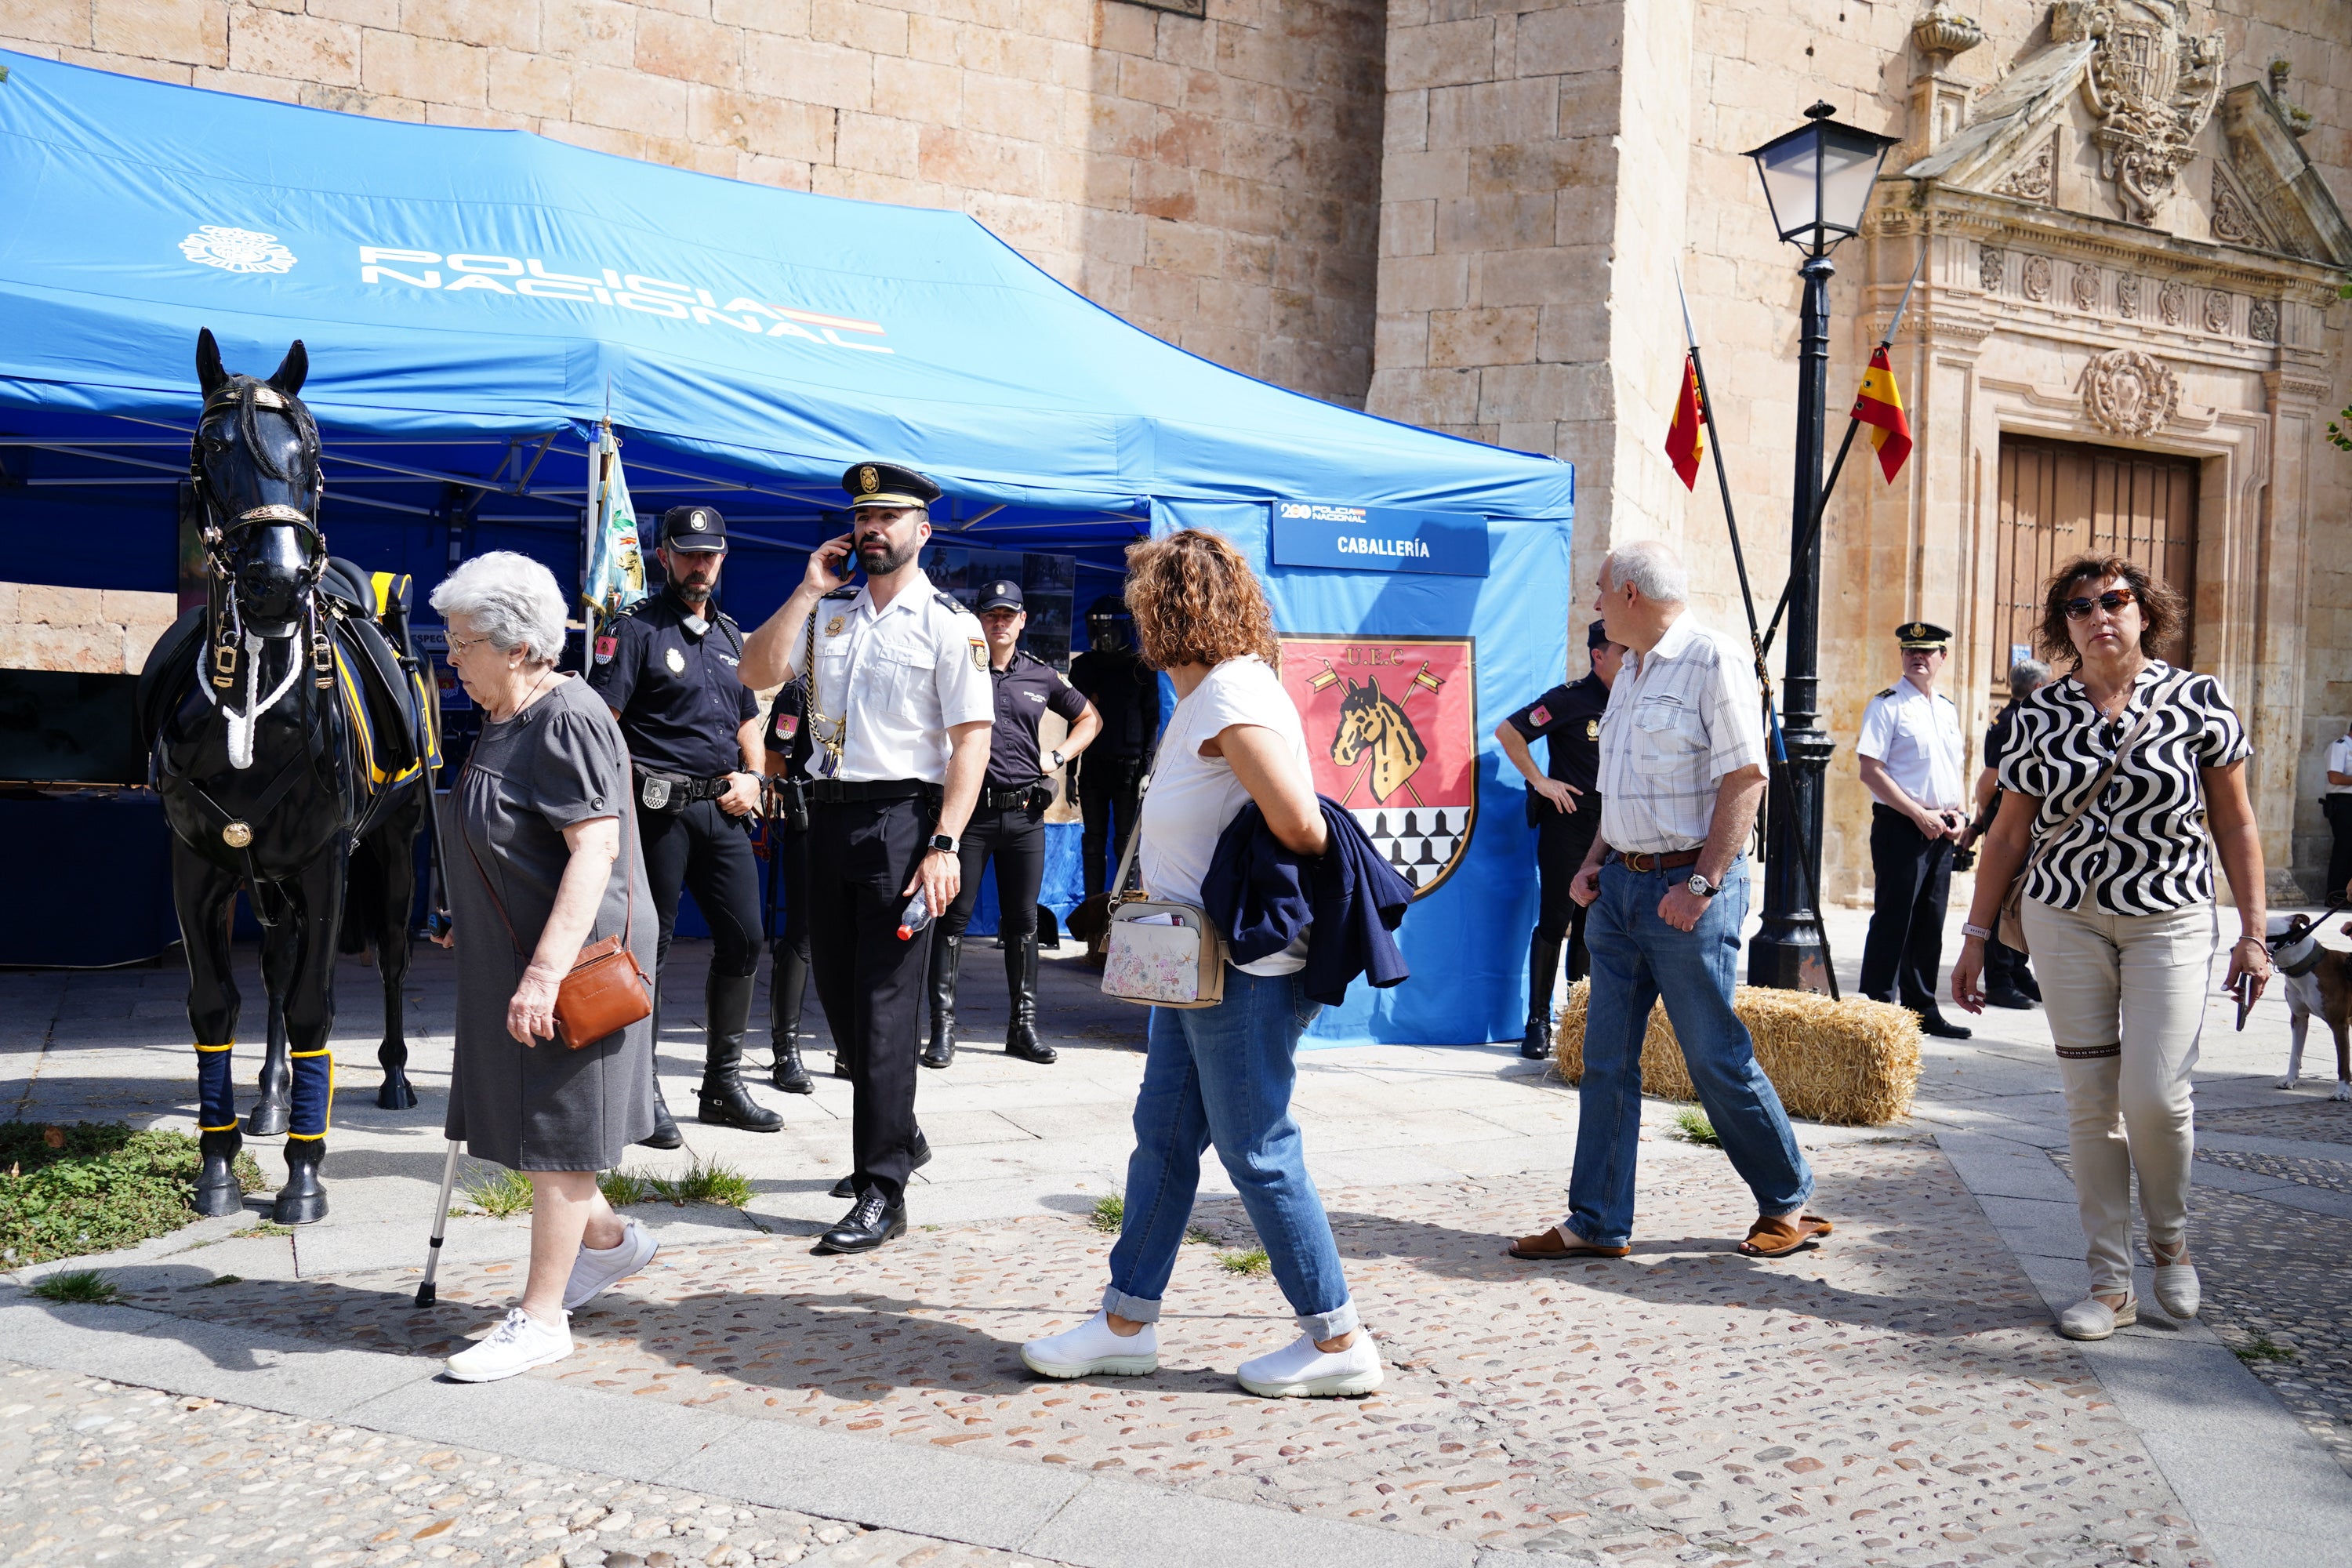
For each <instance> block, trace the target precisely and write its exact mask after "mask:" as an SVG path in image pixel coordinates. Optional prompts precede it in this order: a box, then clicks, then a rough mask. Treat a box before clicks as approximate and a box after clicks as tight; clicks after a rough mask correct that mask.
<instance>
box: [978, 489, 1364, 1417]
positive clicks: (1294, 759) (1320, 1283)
mask: <svg viewBox="0 0 2352 1568" xmlns="http://www.w3.org/2000/svg"><path fill="white" fill-rule="evenodd" d="M1127 560H1128V579H1127V603H1128V607H1129V609H1130V610H1131V611H1132V612H1133V614H1134V616H1135V631H1136V639H1137V641H1138V642H1139V643H1140V644H1141V646H1142V651H1143V658H1144V662H1146V663H1147V664H1150V665H1151V666H1152V667H1153V668H1158V669H1160V670H1164V671H1166V672H1167V675H1168V679H1169V680H1170V681H1171V683H1172V684H1173V685H1174V686H1175V688H1176V695H1177V703H1176V710H1175V712H1174V713H1173V714H1172V715H1171V716H1170V718H1169V721H1168V727H1167V730H1166V731H1164V732H1163V733H1162V735H1161V737H1160V750H1159V753H1158V757H1157V759H1156V761H1155V763H1154V765H1153V767H1152V770H1151V783H1150V789H1149V791H1148V793H1147V794H1146V795H1145V796H1144V801H1143V809H1142V812H1141V814H1140V816H1141V823H1142V832H1143V838H1142V844H1141V847H1140V849H1139V858H1140V860H1141V862H1142V866H1143V886H1144V889H1145V891H1147V892H1148V893H1150V896H1151V897H1152V898H1154V899H1160V900H1169V901H1171V902H1177V903H1188V904H1196V905H1197V904H1198V903H1199V902H1200V901H1201V879H1202V877H1203V876H1204V875H1206V873H1207V871H1208V869H1209V859H1210V857H1211V856H1212V855H1213V854H1214V853H1215V851H1216V847H1217V839H1218V837H1219V836H1220V835H1221V834H1223V832H1224V830H1225V828H1226V826H1228V825H1229V824H1230V823H1232V821H1233V820H1234V817H1236V816H1240V815H1241V811H1242V807H1243V806H1244V805H1249V804H1250V803H1252V802H1255V804H1256V805H1257V807H1258V809H1259V810H1260V811H1261V812H1263V813H1264V814H1265V820H1266V826H1267V827H1268V828H1269V829H1271V830H1272V832H1273V833H1274V836H1275V837H1276V838H1278V839H1280V840H1281V841H1282V843H1283V844H1284V845H1285V846H1286V847H1288V848H1290V849H1292V850H1295V851H1297V853H1299V854H1302V855H1320V854H1322V853H1323V852H1324V851H1325V850H1326V849H1327V848H1328V847H1329V838H1330V836H1329V830H1328V828H1327V827H1326V826H1324V822H1323V807H1322V805H1321V803H1320V802H1318V800H1317V798H1316V795H1315V784H1314V775H1313V774H1312V773H1310V772H1309V771H1308V768H1307V736H1306V732H1305V731H1303V730H1302V729H1301V728H1300V727H1299V722H1298V710H1297V708H1296V707H1294V706H1292V704H1291V700H1290V699H1289V697H1288V696H1286V694H1285V693H1284V691H1283V689H1282V684H1281V682H1280V680H1278V679H1276V668H1277V667H1278V666H1279V664H1280V663H1281V659H1282V653H1281V649H1280V647H1278V646H1277V645H1276V642H1275V638H1274V617H1273V616H1272V615H1271V614H1270V613H1269V612H1268V610H1267V608H1266V603H1265V593H1264V592H1263V591H1262V590H1261V589H1260V588H1259V586H1258V583H1257V578H1256V577H1255V575H1253V574H1252V573H1251V572H1250V568H1249V563H1248V562H1247V561H1245V560H1244V559H1243V558H1242V554H1241V552H1239V551H1237V550H1235V549H1234V547H1233V545H1231V544H1230V543H1228V542H1226V541H1225V540H1224V539H1223V538H1222V537H1220V536H1219V535H1217V534H1214V533H1210V532H1207V531H1200V530H1188V531H1184V532H1181V533H1176V534H1171V535H1170V536H1169V537H1167V538H1165V539H1155V540H1152V541H1150V542H1148V543H1144V544H1138V545H1135V546H1134V547H1132V548H1131V549H1129V552H1128V557H1127ZM1306 963H1307V946H1306V940H1305V939H1304V938H1302V939H1300V941H1299V942H1297V943H1294V944H1293V945H1292V946H1291V947H1290V948H1288V949H1286V950H1285V951H1284V952H1277V953H1275V954H1272V955H1271V956H1269V957H1266V958H1264V959H1261V960H1259V961H1258V962H1256V963H1252V964H1248V965H1245V966H1244V965H1238V964H1235V965H1229V966H1228V967H1227V969H1226V972H1225V996H1224V1000H1223V1002H1220V1003H1219V1004H1217V1005H1215V1006H1213V1007H1197V1008H1182V1009H1178V1008H1155V1009H1153V1011H1152V1014H1151V1029H1150V1054H1149V1058H1148V1059H1147V1060H1146V1062H1145V1064H1144V1068H1143V1087H1142V1089H1141V1091H1140V1092H1139V1094H1138V1095H1137V1097H1136V1102H1135V1152H1134V1154H1133V1155H1131V1156H1130V1157H1129V1160H1128V1165H1127V1199H1126V1210H1125V1215H1124V1217H1123V1218H1122V1220H1121V1221H1120V1225H1119V1234H1118V1245H1117V1246H1116V1247H1113V1248H1111V1255H1110V1284H1109V1286H1108V1288H1107V1289H1105V1290H1104V1292H1103V1305H1102V1310H1100V1311H1098V1312H1097V1313H1096V1314H1095V1315H1094V1316H1093V1317H1092V1318H1090V1319H1088V1320H1087V1321H1086V1322H1084V1323H1082V1324H1080V1325H1079V1326H1078V1327H1076V1328H1075V1329H1072V1330H1070V1331H1068V1332H1066V1333H1060V1334H1055V1335H1053V1336H1052V1337H1051V1338H1048V1339H1042V1340H1032V1341H1030V1342H1029V1343H1027V1344H1026V1345H1024V1346H1023V1347H1022V1350H1021V1356H1022V1359H1023V1360H1024V1361H1025V1362H1027V1363H1029V1365H1030V1367H1031V1368H1032V1369H1033V1370H1034V1371H1036V1372H1040V1373H1045V1375H1046V1376H1048V1377H1086V1376H1090V1375H1093V1374H1096V1373H1123V1374H1127V1375H1136V1374H1139V1373H1148V1372H1151V1371H1154V1370H1156V1369H1157V1368H1158V1366H1159V1364H1160V1344H1159V1331H1158V1329H1157V1327H1156V1325H1157V1323H1158V1321H1159V1319H1160V1297H1161V1295H1162V1294H1163V1293H1164V1292H1165V1291H1166V1290H1167V1288H1168V1279H1169V1276H1170V1274H1171V1271H1172V1270H1173V1269H1174V1268H1175V1266H1176V1254H1177V1251H1178V1249H1179V1248H1181V1247H1182V1246H1183V1243H1184V1231H1185V1228H1186V1226H1188V1225H1189V1224H1190V1222H1191V1220H1192V1197H1193V1194H1194V1192H1195V1190H1196V1189H1197V1188H1198V1187H1199V1185H1200V1177H1201V1151H1202V1149H1203V1148H1206V1147H1208V1146H1209V1145H1211V1144H1214V1145H1215V1147H1216V1151H1217V1155H1218V1158H1220V1159H1222V1160H1223V1162H1224V1164H1225V1171H1226V1173H1227V1174H1228V1175H1230V1176H1231V1177H1232V1178H1233V1183H1234V1188H1235V1189H1236V1190H1237V1191H1238V1192H1239V1193H1240V1194H1241V1199H1242V1204H1243V1206H1244V1207H1245V1208H1246V1209H1247V1210H1248V1211H1249V1216H1250V1220H1251V1222H1252V1223H1253V1224H1254V1225H1255V1226H1256V1227H1257V1233H1258V1237H1259V1238H1260V1239H1261V1240H1262V1241H1264V1242H1265V1250H1266V1256H1267V1258H1268V1259H1269V1260H1270V1261H1271V1262H1272V1263H1273V1265H1274V1277H1275V1279H1276V1283H1278V1284H1279V1285H1280V1286H1281V1287H1282V1293H1283V1295H1284V1297H1285V1298H1286V1299H1287V1300H1288V1301H1289V1302H1290V1307H1291V1310H1292V1312H1293V1313H1295V1314H1296V1318H1297V1324H1298V1327H1299V1329H1300V1331H1301V1332H1300V1335H1299V1338H1298V1339H1297V1341H1296V1342H1293V1343H1291V1344H1289V1345H1287V1346H1285V1347H1284V1348H1283V1349H1281V1350H1278V1351H1275V1352H1271V1353H1269V1354H1266V1355H1263V1356H1259V1357H1258V1358H1256V1359H1255V1360H1254V1361H1247V1362H1244V1363H1242V1365H1241V1368H1240V1372H1239V1376H1240V1380H1241V1385H1242V1386H1243V1387H1244V1388H1245V1389H1247V1390H1248V1391H1249V1392H1251V1393H1252V1394H1261V1395H1264V1396H1265V1397H1268V1398H1279V1397H1281V1396H1283V1395H1286V1394H1302V1395H1308V1396H1315V1395H1329V1394H1364V1393H1368V1392H1370V1390H1372V1389H1375V1388H1378V1387H1379V1386H1380V1385H1381V1360H1380V1352H1379V1351H1378V1350H1377V1349H1376V1348H1375V1347H1374V1345H1373V1343H1372V1340H1371V1336H1370V1334H1368V1333H1366V1332H1365V1331H1363V1329H1362V1328H1360V1326H1359V1325H1358V1322H1357V1318H1356V1307H1355V1302H1354V1301H1353V1300H1351V1299H1350V1298H1349V1294H1348V1279H1347V1274H1346V1271H1345V1270H1344V1268H1342V1267H1341V1265H1340V1262H1339V1247H1338V1245H1337V1244H1336V1243H1334V1242H1333V1240H1332V1239H1331V1225H1330V1221H1329V1220H1328V1219H1327V1218H1325V1217H1324V1214H1323V1201H1322V1199H1321V1198H1319V1197H1318V1196H1317V1195H1316V1192H1315V1183H1314V1180H1313V1179H1312V1178H1311V1177H1309V1176H1308V1175H1307V1157H1306V1151H1305V1148H1304V1146H1303V1144H1302V1143H1301V1142H1300V1139H1299V1132H1298V1123H1297V1122H1296V1121H1293V1120H1292V1119H1291V1115H1290V1091H1291V1086H1292V1084H1293V1083H1294V1082H1295V1081H1296V1080H1297V1066H1296V1062H1295V1059H1294V1058H1295V1055H1296V1053H1297V1048H1298V1038H1299V1037H1300V1036H1301V1035H1302V1034H1304V1033H1305V1032H1306V1029H1307V1025H1308V1024H1310V1023H1312V1022H1313V1021H1314V1018H1315V1015H1316V1014H1317V1012H1318V1011H1319V1010H1320V1009H1319V1008H1318V1006H1317V1005H1315V1004H1314V1003H1312V1002H1309V1001H1308V1000H1307V995H1306V992H1305V987H1304V985H1303V984H1302V983H1301V982H1300V980H1299V978H1298V971H1299V970H1301V969H1302V968H1304V967H1305V966H1306Z"/></svg>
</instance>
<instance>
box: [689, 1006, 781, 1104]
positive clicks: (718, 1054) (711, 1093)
mask: <svg viewBox="0 0 2352 1568" xmlns="http://www.w3.org/2000/svg"><path fill="white" fill-rule="evenodd" d="M755 978H756V977H755V976H753V975H749V974H714V975H712V976H711V977H710V979H709V982H708V983H706V984H705V985H704V987H703V992H702V1005H703V1007H704V1009H705V1018H704V1023H703V1031H704V1033H703V1039H704V1045H703V1056H702V1093H701V1095H700V1097H699V1098H700V1100H701V1101H702V1105H701V1112H700V1120H701V1121H704V1122H706V1123H708V1124H709V1125H710V1126H713V1127H740V1128H741V1129H742V1130H743V1131H746V1132H773V1131H776V1130H777V1129H778V1128H780V1127H782V1126H783V1124H784V1119H783V1118H782V1117H781V1116H779V1115H777V1114H776V1113H775V1112H774V1111H772V1110H769V1109H768V1108H767V1107H766V1106H764V1105H761V1103H760V1102H759V1101H758V1100H753V1099H752V1098H751V1090H750V1089H746V1088H744V1087H743V1036H744V1033H745V1031H746V1030H748V1029H749V1028H750V1027H751V984H752V981H753V980H754V979H755Z"/></svg>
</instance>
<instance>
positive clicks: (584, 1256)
mask: <svg viewBox="0 0 2352 1568" xmlns="http://www.w3.org/2000/svg"><path fill="white" fill-rule="evenodd" d="M621 1223H622V1225H624V1226H626V1227H627V1230H626V1232H625V1234H624V1235H623V1236H622V1237H621V1239H620V1240H618V1241H616V1242H614V1244H613V1245H612V1246H610V1247H591V1246H589V1245H588V1244H587V1243H586V1242H582V1243H581V1244H580V1256H579V1257H577V1258H573V1259H572V1278H571V1279H567V1280H565V1281H564V1284H563V1310H565V1311H567V1312H576V1311H578V1310H580V1309H581V1308H583V1307H584V1306H586V1305H587V1304H588V1303H589V1302H591V1301H593V1300H595V1299H596V1298H597V1297H599V1296H601V1295H603V1294H604V1292H605V1291H606V1290H608V1289H612V1288H613V1287H614V1286H615V1285H617V1284H619V1283H620V1282H621V1281H622V1280H624V1279H627V1278H628V1277H629V1276H630V1275H632V1274H635V1272H636V1271H637V1270H638V1269H640V1268H644V1267H645V1266H646V1264H648V1263H650V1262H652V1261H653V1257H654V1254H655V1253H656V1252H658V1251H660V1250H661V1248H660V1247H658V1246H657V1245H656V1243H655V1241H654V1238H653V1237H652V1236H651V1235H650V1234H648V1233H647V1232H646V1227H645V1226H641V1225H639V1224H638V1223H637V1222H636V1221H635V1220H633V1219H625V1220H623V1221H622V1222H621Z"/></svg>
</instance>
